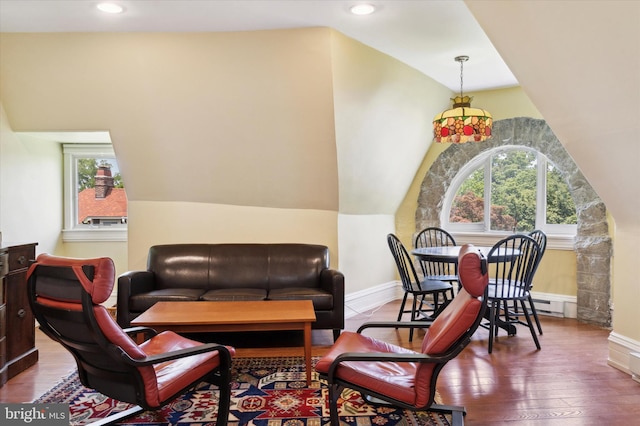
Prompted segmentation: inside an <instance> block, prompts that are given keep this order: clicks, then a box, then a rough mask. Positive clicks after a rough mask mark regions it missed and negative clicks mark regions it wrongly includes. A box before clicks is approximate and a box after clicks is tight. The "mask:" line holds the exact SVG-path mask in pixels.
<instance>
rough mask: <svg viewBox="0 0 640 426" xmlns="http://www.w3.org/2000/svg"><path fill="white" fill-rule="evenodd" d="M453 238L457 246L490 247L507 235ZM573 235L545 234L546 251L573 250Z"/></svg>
mask: <svg viewBox="0 0 640 426" xmlns="http://www.w3.org/2000/svg"><path fill="white" fill-rule="evenodd" d="M452 235H453V237H454V238H455V239H456V242H457V243H458V244H465V243H469V244H474V245H476V246H483V247H492V246H493V245H494V244H495V243H497V242H498V241H500V240H501V239H503V238H505V237H507V236H508V234H504V235H503V234H488V233H482V232H478V233H476V232H453V233H452ZM574 239H575V237H574V236H573V235H550V234H547V249H549V250H574V246H573V245H574Z"/></svg>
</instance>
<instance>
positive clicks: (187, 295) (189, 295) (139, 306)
mask: <svg viewBox="0 0 640 426" xmlns="http://www.w3.org/2000/svg"><path fill="white" fill-rule="evenodd" d="M203 294H204V290H202V289H194V288H164V289H161V290H153V291H149V292H146V293H140V294H135V295H132V296H131V298H130V299H129V309H130V311H131V312H144V311H146V310H147V309H149V308H150V307H152V306H153V305H154V304H155V303H156V302H190V301H197V300H198V299H200V296H202V295H203Z"/></svg>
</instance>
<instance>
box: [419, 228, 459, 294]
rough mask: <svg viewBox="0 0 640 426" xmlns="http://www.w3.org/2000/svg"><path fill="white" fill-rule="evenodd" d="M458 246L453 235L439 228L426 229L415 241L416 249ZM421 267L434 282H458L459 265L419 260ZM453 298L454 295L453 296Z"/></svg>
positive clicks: (425, 274)
mask: <svg viewBox="0 0 640 426" xmlns="http://www.w3.org/2000/svg"><path fill="white" fill-rule="evenodd" d="M455 245H456V240H455V238H453V235H451V234H450V233H448V232H447V231H446V230H444V229H442V228H438V227H429V228H425V229H423V230H422V231H420V232H418V234H417V235H416V238H415V241H414V245H413V246H414V247H415V248H420V247H452V246H455ZM419 263H420V267H421V269H422V273H423V275H424V277H425V278H429V279H433V280H441V281H447V282H451V283H457V282H458V270H457V268H458V266H457V263H451V262H436V261H430V260H423V259H419ZM451 297H453V294H451Z"/></svg>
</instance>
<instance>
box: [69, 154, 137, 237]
mask: <svg viewBox="0 0 640 426" xmlns="http://www.w3.org/2000/svg"><path fill="white" fill-rule="evenodd" d="M76 171H77V175H76V179H77V181H76V182H77V185H76V188H77V197H78V198H77V200H78V203H77V216H76V217H77V218H78V222H77V223H78V224H84V225H92V226H101V227H106V226H124V225H126V223H127V195H126V193H125V189H124V184H123V182H122V176H121V175H120V171H119V170H118V163H117V162H116V160H115V159H114V158H77V159H76Z"/></svg>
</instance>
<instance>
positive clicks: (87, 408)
mask: <svg viewBox="0 0 640 426" xmlns="http://www.w3.org/2000/svg"><path fill="white" fill-rule="evenodd" d="M317 360H318V358H316V357H314V359H313V362H314V365H315V362H317ZM232 374H233V383H232V391H231V409H230V412H229V423H228V424H229V426H333V425H330V421H329V405H328V389H327V386H326V382H324V381H321V380H320V381H319V380H317V375H316V373H314V376H313V377H314V381H313V382H312V384H311V387H307V385H306V375H305V370H304V359H303V358H302V357H278V358H236V359H234V360H233V368H232ZM217 399H218V390H217V387H216V386H214V385H211V384H208V383H204V382H203V383H201V384H199V385H198V386H197V387H196V388H195V389H193V390H191V391H189V392H187V393H186V394H185V395H184V396H182V397H180V398H178V399H176V400H174V401H173V402H171V403H169V404H167V405H166V406H165V407H163V408H162V409H160V410H157V411H145V412H143V413H140V414H138V415H137V416H135V417H131V418H129V419H126V420H125V421H124V422H123V423H119V424H125V425H138V426H142V425H144V426H160V425H200V426H205V425H206V426H213V425H215V424H216V416H217ZM33 402H34V403H68V404H69V412H70V425H74V426H81V425H85V424H88V423H91V422H94V421H97V420H99V419H101V418H104V417H107V416H109V415H111V414H114V413H116V412H120V411H124V410H126V409H127V408H130V407H132V406H131V405H130V404H127V403H122V402H118V401H115V400H113V399H110V398H107V397H105V396H104V395H101V394H99V393H96V392H95V391H93V390H90V389H87V388H85V387H84V386H82V385H81V384H80V381H79V379H78V375H77V373H76V372H74V373H72V374H71V375H69V376H68V377H66V378H65V379H64V380H63V381H62V382H60V383H59V384H57V385H56V386H54V387H53V388H52V389H51V390H49V391H48V392H46V393H45V394H44V395H42V396H41V397H40V398H38V399H37V400H35V401H33ZM339 414H340V421H341V426H367V425H376V426H378V425H382V426H423V425H424V426H436V425H450V422H451V418H450V416H447V415H442V414H439V413H432V412H412V411H409V410H402V409H398V408H393V407H389V406H382V405H371V404H368V403H367V402H366V401H365V400H364V399H363V398H362V397H361V396H360V394H359V393H358V392H355V391H352V390H349V389H345V390H344V392H343V393H342V397H341V401H340V403H339Z"/></svg>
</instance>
